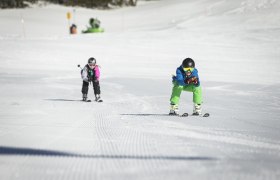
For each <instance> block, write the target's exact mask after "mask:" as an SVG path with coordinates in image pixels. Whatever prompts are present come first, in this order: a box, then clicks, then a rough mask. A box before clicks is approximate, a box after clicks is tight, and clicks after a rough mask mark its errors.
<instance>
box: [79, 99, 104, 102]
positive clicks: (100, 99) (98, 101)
mask: <svg viewBox="0 0 280 180" xmlns="http://www.w3.org/2000/svg"><path fill="white" fill-rule="evenodd" d="M82 101H83V102H91V100H90V99H88V100H86V101H84V100H82ZM96 102H103V100H101V99H99V100H97V101H96Z"/></svg>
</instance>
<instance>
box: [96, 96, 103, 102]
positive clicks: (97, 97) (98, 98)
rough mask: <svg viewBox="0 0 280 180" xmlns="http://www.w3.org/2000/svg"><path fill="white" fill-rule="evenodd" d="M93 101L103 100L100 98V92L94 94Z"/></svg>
mask: <svg viewBox="0 0 280 180" xmlns="http://www.w3.org/2000/svg"><path fill="white" fill-rule="evenodd" d="M95 101H96V102H103V100H102V99H101V97H100V94H96V95H95Z"/></svg>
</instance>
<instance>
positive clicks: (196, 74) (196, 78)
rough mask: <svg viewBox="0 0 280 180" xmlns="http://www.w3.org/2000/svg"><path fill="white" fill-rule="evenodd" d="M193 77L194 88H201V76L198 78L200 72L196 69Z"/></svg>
mask: <svg viewBox="0 0 280 180" xmlns="http://www.w3.org/2000/svg"><path fill="white" fill-rule="evenodd" d="M192 77H193V78H194V80H195V81H194V82H195V83H194V86H196V87H198V86H200V81H199V76H198V70H197V69H194V71H193V72H192Z"/></svg>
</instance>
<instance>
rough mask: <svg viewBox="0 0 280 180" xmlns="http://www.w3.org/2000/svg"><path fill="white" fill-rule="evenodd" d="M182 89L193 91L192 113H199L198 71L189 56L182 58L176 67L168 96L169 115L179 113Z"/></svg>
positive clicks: (200, 112) (199, 90)
mask: <svg viewBox="0 0 280 180" xmlns="http://www.w3.org/2000/svg"><path fill="white" fill-rule="evenodd" d="M182 91H188V92H192V93H193V103H194V109H193V115H201V114H202V110H201V104H202V90H201V86H200V81H199V77H198V71H197V69H196V68H195V62H194V60H193V59H191V58H186V59H184V60H183V62H182V65H181V66H180V67H178V68H177V70H176V76H173V89H172V94H171V98H170V104H171V107H170V112H169V115H178V114H179V108H178V105H179V101H180V96H181V92H182Z"/></svg>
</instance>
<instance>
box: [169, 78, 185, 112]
mask: <svg viewBox="0 0 280 180" xmlns="http://www.w3.org/2000/svg"><path fill="white" fill-rule="evenodd" d="M173 85H174V86H173V88H172V94H171V97H170V106H171V107H170V112H169V115H178V113H179V108H178V105H179V101H180V96H181V92H182V90H183V86H179V85H178V84H177V83H173Z"/></svg>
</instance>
